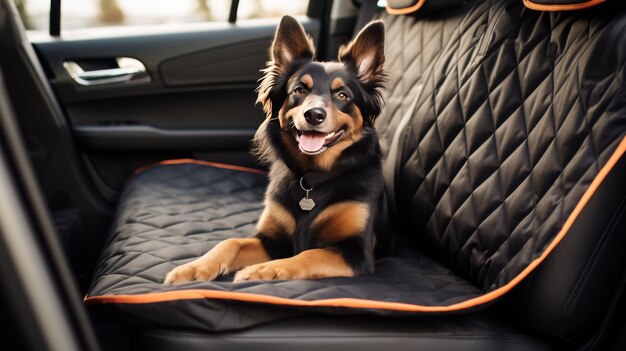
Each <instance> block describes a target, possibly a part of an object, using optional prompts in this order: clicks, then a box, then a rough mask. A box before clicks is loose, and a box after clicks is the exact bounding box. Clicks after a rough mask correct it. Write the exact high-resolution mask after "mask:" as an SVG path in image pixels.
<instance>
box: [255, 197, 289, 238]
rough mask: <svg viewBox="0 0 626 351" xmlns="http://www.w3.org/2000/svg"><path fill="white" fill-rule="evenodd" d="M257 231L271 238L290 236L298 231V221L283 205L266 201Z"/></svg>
mask: <svg viewBox="0 0 626 351" xmlns="http://www.w3.org/2000/svg"><path fill="white" fill-rule="evenodd" d="M257 230H258V231H259V233H263V234H265V235H267V236H270V237H272V236H290V235H292V234H293V232H294V231H295V230H296V220H295V219H294V218H293V216H292V215H291V213H289V211H288V210H287V209H286V208H285V207H284V206H283V205H281V204H279V203H278V202H276V201H274V200H269V199H266V200H265V209H264V210H263V213H262V214H261V217H260V218H259V222H258V224H257Z"/></svg>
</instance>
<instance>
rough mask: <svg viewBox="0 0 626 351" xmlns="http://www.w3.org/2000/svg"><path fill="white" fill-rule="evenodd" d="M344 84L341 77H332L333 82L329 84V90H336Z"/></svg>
mask: <svg viewBox="0 0 626 351" xmlns="http://www.w3.org/2000/svg"><path fill="white" fill-rule="evenodd" d="M344 85H345V84H344V83H343V80H342V79H341V78H335V79H333V82H332V83H331V84H330V89H331V90H337V89H339V88H341V87H343V86H344Z"/></svg>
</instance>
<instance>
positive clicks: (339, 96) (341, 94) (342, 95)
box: [337, 91, 348, 100]
mask: <svg viewBox="0 0 626 351" xmlns="http://www.w3.org/2000/svg"><path fill="white" fill-rule="evenodd" d="M337 99H339V100H348V94H346V93H344V92H343V91H342V92H339V93H337Z"/></svg>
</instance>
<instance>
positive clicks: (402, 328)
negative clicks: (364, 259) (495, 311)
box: [132, 314, 551, 351]
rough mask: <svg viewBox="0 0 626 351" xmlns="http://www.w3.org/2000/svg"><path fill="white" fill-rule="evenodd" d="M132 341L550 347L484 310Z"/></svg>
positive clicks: (261, 349)
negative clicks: (480, 311) (480, 312)
mask: <svg viewBox="0 0 626 351" xmlns="http://www.w3.org/2000/svg"><path fill="white" fill-rule="evenodd" d="M132 346H133V347H134V348H136V349H149V350H190V351H194V350H224V351H227V350H248V349H254V350H257V351H265V350H271V351H280V350H299V351H307V350H315V351H317V350H322V349H326V350H344V351H349V350H359V351H369V350H372V351H378V350H383V349H391V350H429V351H439V350H442V351H443V350H445V351H455V350H459V351H460V350H463V351H469V350H480V351H490V350H498V351H500V350H509V351H517V350H520V351H521V350H534V351H540V350H550V349H551V348H550V345H549V344H548V343H546V342H545V341H544V340H541V339H540V338H538V337H532V336H529V335H527V334H525V333H523V332H520V331H519V330H515V329H513V328H511V327H509V326H507V325H506V324H504V323H502V322H501V321H499V320H496V319H494V318H492V317H490V316H487V315H483V314H473V315H470V316H455V317H454V318H445V317H423V318H419V319H415V318H392V319H389V318H385V319H383V318H373V317H369V318H363V317H348V316H307V317H296V318H290V319H287V320H283V321H278V322H273V323H268V324H266V325H261V326H258V327H256V328H252V329H247V330H241V331H230V332H217V333H209V332H200V331H197V330H190V329H186V330H185V329H183V330H180V329H179V330H176V329H174V330H172V329H161V328H154V329H139V330H137V332H136V333H134V335H133V339H132Z"/></svg>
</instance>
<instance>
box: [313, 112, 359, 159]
mask: <svg viewBox="0 0 626 351" xmlns="http://www.w3.org/2000/svg"><path fill="white" fill-rule="evenodd" d="M354 111H355V115H356V118H353V117H351V116H350V115H348V114H346V113H343V112H341V111H340V110H339V109H337V108H336V107H335V106H334V105H333V106H332V107H331V110H330V114H329V118H331V121H332V123H333V125H334V126H335V127H334V128H335V129H338V128H340V127H341V126H346V131H345V133H346V136H344V137H343V138H342V139H341V140H340V141H339V142H337V143H336V144H335V145H333V146H331V147H329V148H328V149H327V150H326V151H324V152H322V153H321V154H319V155H317V156H314V159H313V164H314V165H315V167H316V168H317V169H320V170H330V169H331V168H332V167H333V164H335V161H336V160H337V158H338V157H339V155H341V153H342V152H343V151H344V150H345V149H347V148H348V147H349V146H350V145H352V144H353V143H354V142H355V141H357V140H359V139H360V138H361V128H363V116H362V115H361V110H359V108H358V107H357V106H356V105H354Z"/></svg>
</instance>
